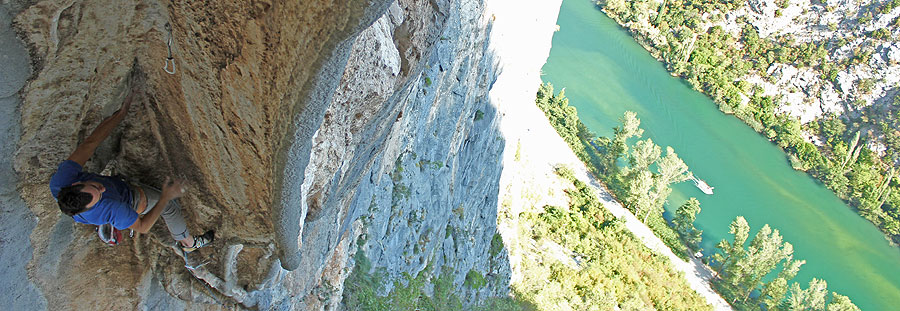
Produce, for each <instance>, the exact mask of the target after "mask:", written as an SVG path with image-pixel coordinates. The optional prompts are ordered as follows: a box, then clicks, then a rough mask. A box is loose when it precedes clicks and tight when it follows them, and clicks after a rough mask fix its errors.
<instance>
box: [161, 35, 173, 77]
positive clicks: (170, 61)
mask: <svg viewBox="0 0 900 311" xmlns="http://www.w3.org/2000/svg"><path fill="white" fill-rule="evenodd" d="M174 40H175V38H173V37H172V25H171V24H169V23H166V48H167V49H168V51H169V56H168V57H166V65H165V66H163V70H165V71H166V73H168V74H170V75H174V74H175V57H174V56H172V45H173V44H174ZM169 66H172V70H171V71H169Z"/></svg>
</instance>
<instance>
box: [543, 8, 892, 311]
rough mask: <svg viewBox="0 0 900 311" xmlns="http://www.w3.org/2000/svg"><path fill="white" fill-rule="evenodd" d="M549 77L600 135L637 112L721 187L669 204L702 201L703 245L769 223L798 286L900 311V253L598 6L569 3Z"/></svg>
mask: <svg viewBox="0 0 900 311" xmlns="http://www.w3.org/2000/svg"><path fill="white" fill-rule="evenodd" d="M557 24H559V25H560V31H558V32H556V34H555V35H554V37H553V48H552V49H551V51H550V58H549V60H548V62H547V64H545V65H544V67H543V77H542V78H543V80H544V81H545V82H551V83H553V85H554V87H555V88H556V90H557V91H558V90H559V89H561V88H563V87H565V88H566V96H567V97H568V98H569V103H570V104H571V105H573V106H576V107H577V108H578V114H579V117H580V118H581V120H582V121H583V122H584V123H585V124H586V125H587V126H588V127H589V128H590V129H591V130H592V131H594V132H596V133H597V134H599V135H603V136H609V135H611V134H612V130H611V128H612V127H613V126H616V125H617V124H618V121H617V119H618V118H619V117H621V116H622V114H623V113H624V112H625V111H626V110H631V111H634V112H636V113H637V115H638V118H640V119H641V127H642V128H643V129H644V136H643V137H644V138H647V137H649V138H652V139H653V141H654V142H655V143H656V144H658V145H660V146H663V147H665V146H672V147H673V148H675V151H676V152H677V153H678V155H679V156H680V157H681V158H682V159H684V161H685V162H686V163H687V164H688V166H690V168H691V171H692V172H693V173H694V174H695V175H696V176H698V177H699V178H701V179H704V180H705V181H707V182H708V183H709V184H710V185H711V186H713V187H715V194H714V195H711V196H708V195H705V194H703V193H702V192H700V191H699V190H698V189H697V188H696V187H694V185H693V184H692V183H690V182H684V183H681V184H679V185H676V186H675V187H674V191H673V193H672V195H671V196H670V197H669V203H670V207H667V208H669V209H671V206H678V205H681V203H683V202H684V201H685V200H686V199H687V198H688V197H696V198H697V199H699V200H700V202H701V207H702V212H701V213H700V214H699V215H698V218H697V221H696V226H697V227H698V228H699V229H702V230H703V239H704V241H703V248H704V249H705V253H706V254H707V255H709V254H710V253H711V251H712V250H713V249H714V244H715V243H716V242H718V241H719V240H721V239H722V238H725V237H727V236H729V234H728V225H729V223H730V222H731V221H732V220H734V218H735V217H736V216H739V215H742V216H744V217H746V219H747V221H748V222H749V223H750V228H751V237H752V235H753V234H755V232H756V231H758V230H759V229H760V228H761V227H762V226H763V225H764V224H769V225H770V226H772V227H773V228H775V229H778V230H780V231H781V234H782V235H783V236H784V239H785V241H788V242H790V243H792V244H793V245H794V258H798V259H805V260H806V261H807V263H806V265H804V266H803V267H802V268H801V271H800V274H799V275H797V277H796V278H795V279H794V281H797V282H800V284H801V286H802V287H803V288H806V287H807V286H808V282H809V281H810V280H811V279H812V278H813V277H816V278H820V279H825V280H826V281H828V288H829V290H831V291H836V292H838V293H841V294H843V295H847V296H849V297H850V299H852V300H853V302H854V303H855V304H856V305H857V306H859V307H860V308H861V309H862V310H900V249H898V248H896V247H892V246H890V245H889V244H888V242H887V241H886V240H885V238H884V236H883V235H882V234H881V233H880V232H879V231H878V229H876V228H875V226H873V225H872V224H871V223H869V222H868V221H866V220H865V219H863V218H862V217H860V216H858V215H857V214H856V213H854V212H853V211H852V210H851V209H850V208H849V207H848V206H846V205H845V204H844V203H843V202H841V201H840V200H839V199H838V198H837V197H836V196H835V195H834V194H833V193H831V192H830V191H829V190H828V189H826V188H825V187H823V186H822V185H821V184H820V183H818V182H816V181H815V180H814V179H812V178H811V177H809V176H808V175H806V174H805V173H803V172H799V171H795V170H793V169H792V168H791V166H790V164H789V163H788V161H787V158H786V157H785V154H784V153H783V152H782V151H781V150H780V149H779V148H778V147H777V146H775V145H774V144H772V143H770V142H769V141H768V140H766V139H764V138H763V137H762V136H760V135H759V134H757V133H756V132H754V131H753V130H752V129H750V127H748V126H747V125H745V124H744V123H742V122H741V121H740V120H738V119H737V118H735V117H733V116H728V115H725V114H723V113H721V112H720V111H719V110H718V109H717V108H716V105H715V104H714V103H713V102H712V101H711V100H710V99H709V98H708V97H706V96H704V95H703V94H701V93H699V92H697V91H694V90H693V89H691V88H690V86H689V85H687V84H686V83H685V82H683V81H682V80H680V79H678V78H675V77H672V76H671V75H669V73H668V72H667V71H666V70H665V68H664V67H663V65H662V64H661V63H659V62H658V61H657V60H656V59H654V58H653V57H651V56H650V55H649V53H648V52H647V51H646V50H644V49H643V48H642V47H641V46H640V45H638V44H637V43H636V42H635V41H634V40H633V38H631V36H630V35H629V34H628V33H627V32H626V31H624V30H622V29H621V28H620V27H619V26H618V25H617V24H616V23H615V21H613V20H612V19H610V18H608V17H607V16H606V15H605V14H603V13H602V12H601V11H600V10H599V9H597V8H596V7H595V5H594V4H593V3H592V1H590V0H565V1H563V4H562V9H561V10H560V14H559V20H558V22H557Z"/></svg>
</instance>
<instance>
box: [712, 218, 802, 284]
mask: <svg viewBox="0 0 900 311" xmlns="http://www.w3.org/2000/svg"><path fill="white" fill-rule="evenodd" d="M793 252H794V247H793V246H792V245H791V244H790V243H786V242H785V243H784V244H782V238H781V234H779V232H778V230H777V229H775V230H773V229H772V228H771V227H769V225H768V224H766V225H764V226H763V227H762V229H760V230H759V232H757V233H756V236H754V237H753V240H752V241H750V246H749V247H748V248H747V251H746V252H745V253H744V256H743V257H740V258H738V259H737V260H736V261H735V265H734V266H733V267H734V269H732V270H730V271H727V272H729V273H728V274H729V279H730V280H731V284H732V285H734V286H737V287H738V288H742V289H743V294H744V301H746V300H747V297H749V296H750V292H752V291H753V290H755V289H756V288H757V287H759V285H761V281H762V279H763V277H765V276H766V275H767V274H769V272H772V270H774V269H775V266H777V265H778V263H779V262H781V261H782V260H784V259H785V258H788V256H792V255H793Z"/></svg>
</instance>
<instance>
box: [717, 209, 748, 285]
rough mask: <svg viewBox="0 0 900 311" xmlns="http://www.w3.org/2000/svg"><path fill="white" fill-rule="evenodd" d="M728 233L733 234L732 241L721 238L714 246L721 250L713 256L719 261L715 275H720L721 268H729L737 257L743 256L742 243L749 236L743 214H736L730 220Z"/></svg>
mask: <svg viewBox="0 0 900 311" xmlns="http://www.w3.org/2000/svg"><path fill="white" fill-rule="evenodd" d="M728 233H730V234H732V235H734V242H732V243H728V240H725V239H722V241H720V242H719V244H716V248H718V249H719V250H721V253H716V254H715V255H714V256H713V259H715V260H716V261H717V262H718V263H719V269H718V270H716V275H720V274H721V273H722V270H727V269H729V268H730V267H731V266H733V265H734V262H735V261H736V260H737V259H738V258H740V257H743V256H744V243H745V242H747V238H748V237H749V236H750V225H748V224H747V220H746V219H744V216H738V217H737V218H735V219H734V221H732V222H731V226H729V228H728Z"/></svg>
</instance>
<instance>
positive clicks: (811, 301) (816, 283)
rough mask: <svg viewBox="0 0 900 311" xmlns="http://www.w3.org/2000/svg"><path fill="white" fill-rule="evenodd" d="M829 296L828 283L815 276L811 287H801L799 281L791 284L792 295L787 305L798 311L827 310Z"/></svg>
mask: <svg viewBox="0 0 900 311" xmlns="http://www.w3.org/2000/svg"><path fill="white" fill-rule="evenodd" d="M827 297H828V283H827V282H825V280H819V279H816V278H813V279H812V281H810V282H809V288H807V289H800V285H799V284H797V283H794V284H791V296H790V298H788V303H787V307H788V309H789V310H796V311H806V310H809V311H825V310H826V309H825V299H826V298H827Z"/></svg>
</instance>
